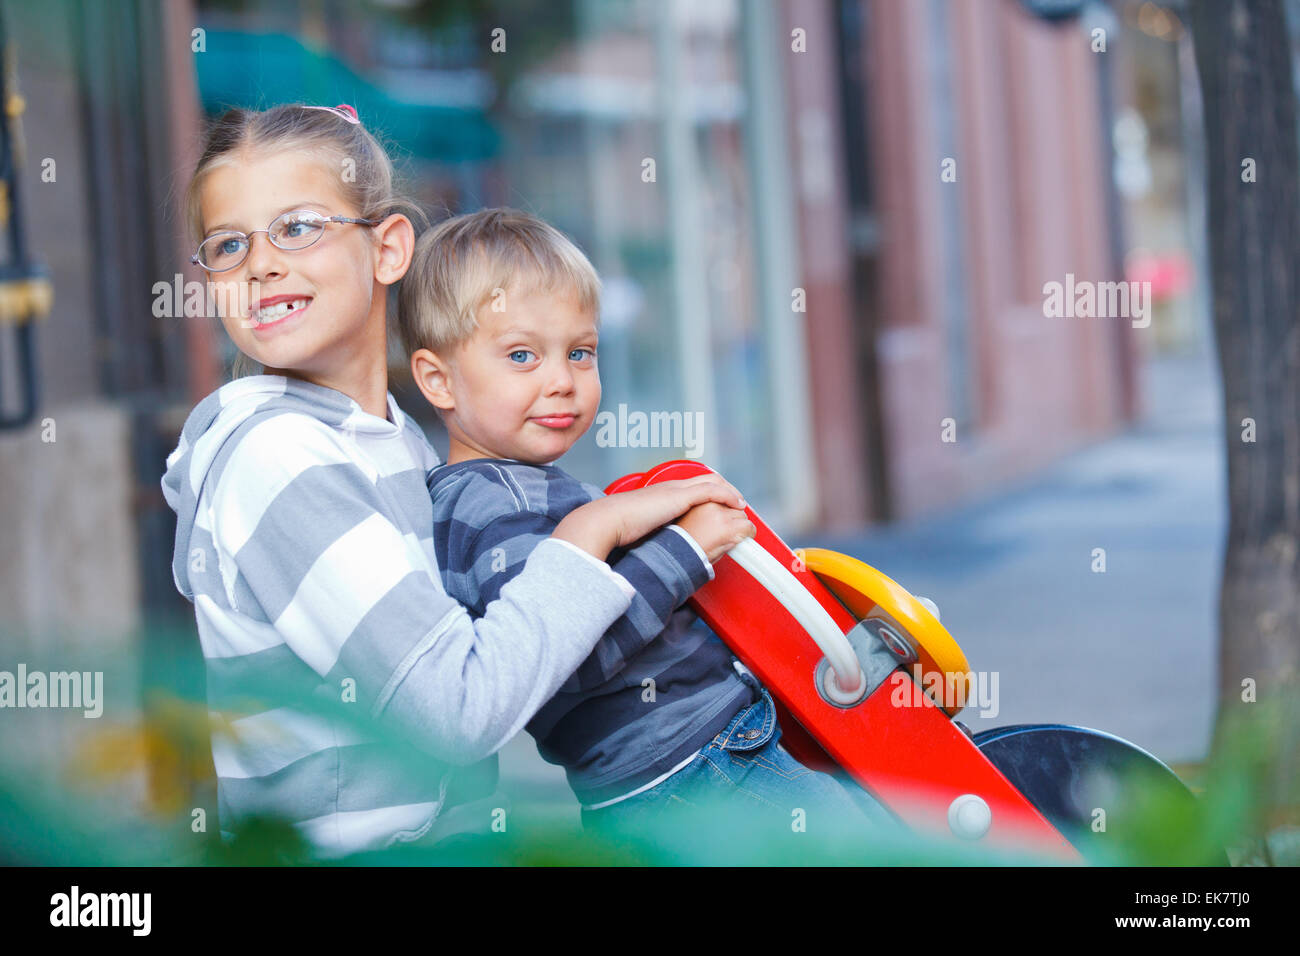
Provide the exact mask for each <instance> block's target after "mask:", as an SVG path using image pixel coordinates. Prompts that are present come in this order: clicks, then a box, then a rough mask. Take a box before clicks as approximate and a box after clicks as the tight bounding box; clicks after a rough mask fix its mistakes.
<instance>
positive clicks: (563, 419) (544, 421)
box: [532, 415, 578, 429]
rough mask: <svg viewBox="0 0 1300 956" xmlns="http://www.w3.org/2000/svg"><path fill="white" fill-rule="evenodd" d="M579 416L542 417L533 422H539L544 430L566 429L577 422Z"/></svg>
mask: <svg viewBox="0 0 1300 956" xmlns="http://www.w3.org/2000/svg"><path fill="white" fill-rule="evenodd" d="M577 417H578V416H577V415H541V416H538V417H537V418H534V419H532V421H535V422H537V424H539V425H541V426H542V427H543V428H555V429H565V428H568V427H569V426H570V425H572V424H573V423H574V421H576V420H577Z"/></svg>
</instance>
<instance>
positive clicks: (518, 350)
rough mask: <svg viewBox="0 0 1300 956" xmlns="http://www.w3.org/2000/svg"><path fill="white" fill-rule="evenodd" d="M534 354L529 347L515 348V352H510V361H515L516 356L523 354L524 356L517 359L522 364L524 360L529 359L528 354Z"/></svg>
mask: <svg viewBox="0 0 1300 956" xmlns="http://www.w3.org/2000/svg"><path fill="white" fill-rule="evenodd" d="M532 354H533V353H532V352H529V351H528V350H527V349H515V350H514V351H513V352H511V353H510V356H509V358H510V361H512V362H515V361H516V359H515V356H516V355H522V356H523V358H521V359H518V360H517V362H518V364H520V365H522V364H523V363H524V362H527V361H528V356H530V355H532Z"/></svg>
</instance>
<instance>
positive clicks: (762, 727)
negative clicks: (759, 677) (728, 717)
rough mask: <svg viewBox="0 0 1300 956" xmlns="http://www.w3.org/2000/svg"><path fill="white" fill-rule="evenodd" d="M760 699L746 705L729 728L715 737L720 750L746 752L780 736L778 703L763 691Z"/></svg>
mask: <svg viewBox="0 0 1300 956" xmlns="http://www.w3.org/2000/svg"><path fill="white" fill-rule="evenodd" d="M761 694H762V696H761V697H760V698H759V699H758V701H757V702H756V703H754V704H751V705H750V706H748V707H746V708H745V709H744V710H742V711H741V712H740V713H739V714H737V715H736V717H735V719H734V720H732V722H731V723H730V724H729V725H728V726H727V729H726V730H724V731H723V732H722V733H720V734H718V736H717V737H715V738H713V746H716V747H717V749H719V750H728V751H732V752H742V753H743V752H744V751H747V750H757V749H758V748H759V747H764V746H766V745H767V744H768V743H771V742H772V741H774V740H777V739H779V738H780V735H781V730H780V727H778V726H777V722H776V704H774V703H773V702H772V695H771V694H769V693H768V692H767V691H766V690H763V691H761Z"/></svg>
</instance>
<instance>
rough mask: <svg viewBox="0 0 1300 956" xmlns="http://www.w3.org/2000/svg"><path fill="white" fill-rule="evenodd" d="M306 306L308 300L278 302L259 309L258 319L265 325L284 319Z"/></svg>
mask: <svg viewBox="0 0 1300 956" xmlns="http://www.w3.org/2000/svg"><path fill="white" fill-rule="evenodd" d="M306 304H307V300H306V299H294V300H293V301H292V302H278V303H276V304H275V305H272V306H269V307H268V308H265V309H258V310H257V318H258V320H259V321H261V322H263V323H265V322H274V321H275V320H276V319H280V318H283V317H284V316H286V315H287V314H288V313H290V312H292V311H294V310H295V309H301V308H302V307H303V306H305V305H306Z"/></svg>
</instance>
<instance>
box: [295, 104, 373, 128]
mask: <svg viewBox="0 0 1300 956" xmlns="http://www.w3.org/2000/svg"><path fill="white" fill-rule="evenodd" d="M303 109H305V110H325V112H327V113H333V114H334V115H335V116H339V117H342V118H343V119H345V120H347V121H348V122H349V123H353V124H356V125H360V124H361V118H360V117H358V116H357V111H356V110H355V109H353V108H352V107H351V106H349V105H348V104H347V103H340V104H339V105H338V106H304V107H303Z"/></svg>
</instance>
